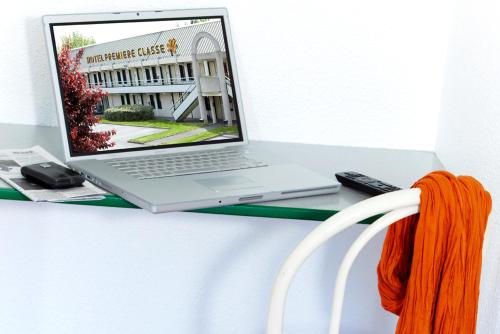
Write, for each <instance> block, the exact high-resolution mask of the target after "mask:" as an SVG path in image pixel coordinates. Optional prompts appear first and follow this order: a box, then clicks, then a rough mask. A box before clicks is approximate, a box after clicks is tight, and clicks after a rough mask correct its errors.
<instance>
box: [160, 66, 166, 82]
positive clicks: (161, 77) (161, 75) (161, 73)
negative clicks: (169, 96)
mask: <svg viewBox="0 0 500 334" xmlns="http://www.w3.org/2000/svg"><path fill="white" fill-rule="evenodd" d="M160 79H161V84H162V85H163V83H164V82H165V76H164V75H163V69H162V68H161V66H160Z"/></svg>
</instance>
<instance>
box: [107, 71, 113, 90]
mask: <svg viewBox="0 0 500 334" xmlns="http://www.w3.org/2000/svg"><path fill="white" fill-rule="evenodd" d="M108 73H109V86H110V87H113V72H108Z"/></svg>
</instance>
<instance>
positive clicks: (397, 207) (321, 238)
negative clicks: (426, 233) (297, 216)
mask: <svg viewBox="0 0 500 334" xmlns="http://www.w3.org/2000/svg"><path fill="white" fill-rule="evenodd" d="M419 204H420V189H418V188H415V189H407V190H399V191H395V192H391V193H387V194H383V195H380V196H376V197H372V198H369V199H367V200H364V201H361V202H359V203H356V204H354V205H352V206H350V207H348V208H346V209H344V210H342V211H340V212H339V213H337V214H335V215H334V216H332V217H330V218H329V219H327V220H326V221H324V222H323V223H321V224H320V225H319V226H318V227H316V228H315V229H314V230H313V231H312V232H311V233H309V235H307V236H306V237H305V238H304V239H303V240H302V241H301V242H300V243H299V245H298V246H297V247H296V248H295V249H294V250H293V252H292V253H291V254H290V255H289V256H288V258H287V259H286V261H285V263H284V264H283V266H282V267H281V269H280V271H279V274H278V277H277V278H276V281H275V283H274V287H273V291H272V295H271V302H270V305H269V314H268V322H267V334H282V331H283V319H284V308H285V304H286V297H287V293H288V289H289V287H290V284H291V282H292V279H293V277H294V276H295V274H296V273H297V271H298V270H299V268H300V267H301V266H302V264H303V263H304V262H305V260H306V259H307V258H308V257H309V256H310V255H311V254H312V253H313V252H314V251H315V250H316V249H317V248H318V247H320V246H321V245H322V244H323V243H325V242H326V241H327V240H329V239H330V238H332V237H334V236H335V235H336V234H337V233H339V232H341V231H343V230H345V229H346V228H348V227H350V226H352V225H354V224H356V223H358V222H359V221H362V220H364V219H367V218H370V217H373V216H375V215H378V214H384V213H387V214H385V215H384V216H382V217H381V218H379V219H378V220H377V221H376V222H374V223H372V224H371V225H370V226H368V227H367V228H366V230H365V231H363V233H361V234H360V235H359V237H358V238H357V239H356V241H354V243H353V244H352V246H351V247H350V249H349V251H348V252H347V253H346V256H345V257H344V259H343V261H342V264H341V266H340V269H339V272H338V274H337V280H336V284H335V293H334V298H333V307H332V317H331V320H330V321H331V322H330V334H338V332H339V329H340V317H341V311H342V302H343V299H344V290H345V284H346V281H347V276H348V273H349V269H350V267H351V265H352V263H353V262H354V259H355V258H356V256H357V255H358V254H359V252H360V251H361V249H362V248H363V247H364V246H365V245H366V244H367V243H368V242H369V241H370V240H371V238H373V237H374V236H375V235H376V234H377V233H379V232H380V231H382V230H383V229H384V228H385V227H387V226H389V225H391V224H392V223H395V222H396V221H398V220H400V219H402V218H404V217H407V216H410V215H413V214H416V213H418V211H419Z"/></svg>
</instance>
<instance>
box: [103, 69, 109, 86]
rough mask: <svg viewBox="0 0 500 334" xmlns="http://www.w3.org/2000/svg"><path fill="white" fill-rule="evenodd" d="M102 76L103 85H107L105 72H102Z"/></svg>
mask: <svg viewBox="0 0 500 334" xmlns="http://www.w3.org/2000/svg"><path fill="white" fill-rule="evenodd" d="M102 78H103V79H104V86H108V80H107V79H106V72H102Z"/></svg>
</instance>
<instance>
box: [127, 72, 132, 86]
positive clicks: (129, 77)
mask: <svg viewBox="0 0 500 334" xmlns="http://www.w3.org/2000/svg"><path fill="white" fill-rule="evenodd" d="M127 73H128V79H129V80H130V85H132V84H133V81H132V72H130V70H128V71H127Z"/></svg>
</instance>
